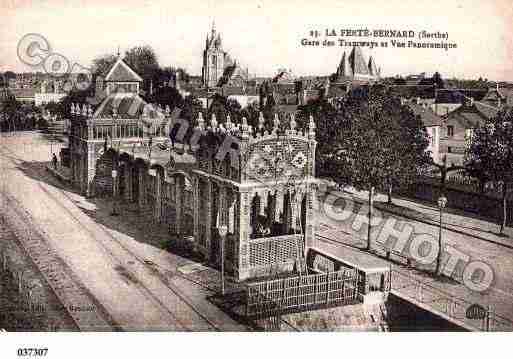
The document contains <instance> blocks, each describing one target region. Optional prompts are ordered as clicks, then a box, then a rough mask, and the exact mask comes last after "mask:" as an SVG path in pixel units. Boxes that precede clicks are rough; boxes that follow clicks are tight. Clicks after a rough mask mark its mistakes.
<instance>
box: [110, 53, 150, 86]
mask: <svg viewBox="0 0 513 359" xmlns="http://www.w3.org/2000/svg"><path fill="white" fill-rule="evenodd" d="M105 81H109V82H142V81H143V79H142V78H141V77H140V76H139V75H138V74H137V73H135V71H134V70H132V69H131V68H130V66H128V65H127V64H126V63H125V62H124V61H123V60H122V59H121V58H118V59H117V61H116V62H115V63H114V65H112V67H111V68H110V70H109V72H108V73H107V75H106V76H105Z"/></svg>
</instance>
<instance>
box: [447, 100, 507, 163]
mask: <svg viewBox="0 0 513 359" xmlns="http://www.w3.org/2000/svg"><path fill="white" fill-rule="evenodd" d="M497 113H498V109H497V108H496V107H493V106H490V105H488V104H485V103H482V102H478V101H474V100H472V99H470V100H468V101H466V102H464V103H463V105H461V106H459V107H458V108H457V109H456V110H454V111H452V112H449V113H448V114H447V115H445V116H442V131H441V136H440V158H442V157H444V156H445V157H446V158H447V163H448V164H449V165H451V164H454V165H461V164H463V162H464V159H465V151H466V149H467V147H468V145H469V141H470V140H471V138H472V130H473V129H474V128H476V127H477V126H479V125H481V126H482V125H484V124H485V123H486V122H487V121H488V120H490V119H492V118H494V117H495V116H496V115H497Z"/></svg>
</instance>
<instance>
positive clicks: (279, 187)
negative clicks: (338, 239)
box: [69, 61, 316, 280]
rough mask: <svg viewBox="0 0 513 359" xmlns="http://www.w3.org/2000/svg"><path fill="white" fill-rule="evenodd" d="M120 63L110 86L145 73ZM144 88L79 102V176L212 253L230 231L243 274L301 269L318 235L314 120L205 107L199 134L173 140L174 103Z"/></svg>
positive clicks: (231, 250)
mask: <svg viewBox="0 0 513 359" xmlns="http://www.w3.org/2000/svg"><path fill="white" fill-rule="evenodd" d="M116 67H118V68H116ZM111 72H112V73H113V74H116V75H112V76H111V77H107V79H106V80H107V82H111V83H112V85H111V86H112V87H111V88H119V86H118V85H121V84H122V83H127V82H128V83H133V82H135V83H139V82H140V81H139V78H138V77H137V76H134V74H133V73H132V71H130V69H129V68H128V69H127V65H126V64H124V63H123V62H122V61H117V62H116V64H115V65H114V69H113V70H111ZM129 75H130V76H129ZM118 82H119V83H118ZM108 87H109V84H107V88H108ZM136 88H137V86H135V87H132V86H130V87H129V88H128V92H122V93H116V92H110V93H109V95H108V96H107V97H106V98H105V99H104V101H103V102H102V103H101V104H100V106H98V108H97V109H96V110H94V111H93V109H92V106H91V105H85V104H80V105H79V104H73V105H72V106H71V116H72V117H71V129H70V135H69V146H70V154H71V165H70V166H71V177H72V181H73V183H74V184H75V185H76V186H77V187H78V188H80V189H81V191H82V192H83V193H84V194H86V195H89V196H101V195H106V196H112V198H113V202H114V203H116V201H119V200H123V201H126V202H129V203H134V204H136V206H137V208H138V210H139V211H140V213H141V215H143V214H148V215H151V217H152V218H153V220H154V221H155V223H160V224H162V225H165V226H167V227H168V228H169V231H170V239H172V240H174V241H186V242H189V243H191V244H192V245H193V247H194V248H195V250H196V251H197V252H198V253H200V254H201V255H203V257H204V258H205V259H206V260H208V261H213V262H214V263H215V262H218V261H219V258H220V254H219V253H220V250H219V249H220V246H221V243H222V242H221V239H222V238H221V235H223V238H224V237H225V240H226V241H225V260H226V267H227V269H228V271H230V272H231V273H232V275H233V276H234V277H235V278H236V279H237V280H245V279H248V278H251V277H255V276H266V275H270V274H275V273H277V272H282V271H285V272H287V271H294V270H297V269H298V268H302V267H303V265H304V253H305V252H306V248H308V247H309V246H312V245H313V240H314V235H315V233H314V231H315V223H314V220H315V217H314V214H313V201H314V200H315V188H316V181H315V173H314V168H315V166H314V163H315V147H316V141H315V124H314V122H313V119H312V118H311V119H310V123H309V125H308V128H307V131H306V132H302V131H300V130H298V129H296V123H295V120H294V118H293V117H291V119H290V121H287V123H286V124H280V121H279V120H278V118H277V117H275V118H274V119H264V117H263V116H262V115H260V118H259V121H258V126H256V127H255V128H253V127H252V126H250V125H248V124H247V121H246V120H245V119H243V120H242V123H238V124H235V123H232V122H231V120H230V117H228V118H227V119H226V121H225V122H224V123H218V122H217V120H216V118H215V117H212V118H211V119H210V120H209V121H205V120H204V119H203V118H202V116H201V114H200V116H199V117H198V118H197V120H196V123H195V124H194V125H195V128H194V135H193V136H192V137H191V138H190V139H189V140H187V141H182V142H179V143H174V144H170V143H169V139H168V138H167V136H166V133H167V131H169V123H170V119H171V117H170V111H169V109H166V110H162V109H158V108H157V109H156V111H154V109H152V108H148V107H149V106H148V105H147V104H146V103H144V101H143V100H142V99H141V98H140V97H138V95H137V93H136V92H135V90H136ZM166 126H168V127H167V128H166ZM283 128H285V129H286V130H285V132H282V131H283V130H282V129H283ZM220 144H221V145H220ZM224 228H226V235H225V234H224V231H223V229H224Z"/></svg>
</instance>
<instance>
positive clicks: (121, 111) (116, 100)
mask: <svg viewBox="0 0 513 359" xmlns="http://www.w3.org/2000/svg"><path fill="white" fill-rule="evenodd" d="M147 104H148V103H147V102H146V101H144V100H143V99H142V98H141V97H140V96H139V95H137V94H131V93H123V94H119V93H112V94H110V95H109V96H107V97H106V98H105V99H104V100H103V101H102V103H101V104H100V106H98V108H97V109H96V111H95V113H94V115H93V117H94V118H98V119H102V118H111V117H112V114H113V110H114V109H116V112H117V114H118V118H122V119H138V118H140V116H141V115H142V114H143V109H144V107H145V106H146V105H147ZM148 116H149V118H151V119H156V118H158V115H157V113H156V111H150V112H149V113H148Z"/></svg>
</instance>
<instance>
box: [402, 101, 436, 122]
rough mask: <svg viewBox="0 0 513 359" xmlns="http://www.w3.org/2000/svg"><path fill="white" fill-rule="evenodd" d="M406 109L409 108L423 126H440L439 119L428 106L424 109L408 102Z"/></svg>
mask: <svg viewBox="0 0 513 359" xmlns="http://www.w3.org/2000/svg"><path fill="white" fill-rule="evenodd" d="M408 107H410V108H411V110H412V111H413V113H414V114H415V115H416V116H419V117H420V119H421V120H422V123H423V124H424V126H426V127H433V126H440V125H441V118H440V117H439V116H437V115H436V113H434V112H433V111H432V110H431V108H430V107H429V106H426V107H424V106H422V105H419V104H417V103H414V102H408Z"/></svg>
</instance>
